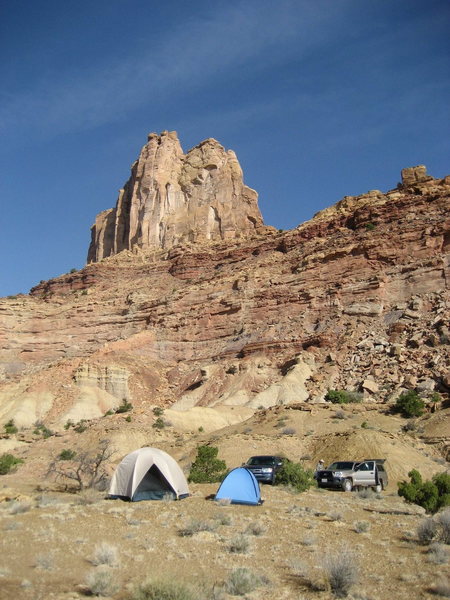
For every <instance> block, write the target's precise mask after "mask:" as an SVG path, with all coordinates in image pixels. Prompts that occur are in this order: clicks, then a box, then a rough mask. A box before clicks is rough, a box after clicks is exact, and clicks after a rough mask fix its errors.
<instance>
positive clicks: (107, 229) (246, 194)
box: [88, 131, 263, 262]
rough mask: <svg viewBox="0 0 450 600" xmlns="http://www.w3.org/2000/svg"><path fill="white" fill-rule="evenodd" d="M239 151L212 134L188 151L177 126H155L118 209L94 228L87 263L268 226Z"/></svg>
mask: <svg viewBox="0 0 450 600" xmlns="http://www.w3.org/2000/svg"><path fill="white" fill-rule="evenodd" d="M257 198H258V195H257V193H256V192H255V191H254V190H252V189H250V188H249V187H247V186H246V185H244V183H243V177H242V170H241V167H240V165H239V162H238V160H237V158H236V155H235V153H234V152H233V151H232V150H227V151H226V150H225V149H224V148H223V146H221V145H220V144H219V142H217V141H216V140H214V139H212V138H210V139H207V140H205V141H203V142H201V143H200V144H199V145H198V146H195V148H193V149H192V150H190V151H189V152H188V153H187V154H184V153H183V150H182V149H181V146H180V142H179V141H178V138H177V134H176V132H175V131H171V132H167V131H165V132H163V133H161V135H157V134H156V133H151V134H150V135H149V136H148V143H147V144H146V145H145V146H144V147H143V148H142V151H141V153H140V156H139V158H138V160H137V161H136V162H135V163H134V164H133V166H132V168H131V177H130V179H129V180H128V181H127V183H126V184H125V186H124V188H123V189H122V190H120V192H119V197H118V200H117V204H116V207H115V208H112V209H109V210H106V211H104V212H102V213H100V214H99V215H97V218H96V220H95V224H94V225H93V227H92V241H91V245H90V248H89V253H88V262H95V261H99V260H101V259H102V258H105V257H107V256H111V255H113V254H117V253H118V252H121V251H122V250H131V249H133V248H135V247H138V248H142V249H144V250H148V249H159V248H165V249H167V248H171V247H172V246H175V245H178V244H186V243H194V244H197V243H201V242H204V241H210V240H212V241H218V240H229V239H236V238H242V237H245V236H247V235H249V234H252V233H254V232H255V231H257V230H259V229H261V228H262V227H263V220H262V217H261V214H260V212H259V209H258V204H257Z"/></svg>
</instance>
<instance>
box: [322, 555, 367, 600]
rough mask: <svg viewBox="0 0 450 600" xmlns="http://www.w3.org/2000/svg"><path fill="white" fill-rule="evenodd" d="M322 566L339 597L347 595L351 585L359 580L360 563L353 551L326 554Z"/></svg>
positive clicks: (329, 583) (333, 590)
mask: <svg viewBox="0 0 450 600" xmlns="http://www.w3.org/2000/svg"><path fill="white" fill-rule="evenodd" d="M322 568H323V571H324V575H325V579H326V581H327V583H328V585H329V586H330V589H331V591H332V592H333V594H334V595H335V596H337V597H338V598H344V597H345V596H347V595H348V593H349V591H350V589H351V587H352V586H353V585H355V584H356V583H357V582H358V574H359V565H358V562H357V558H356V556H355V555H354V554H353V553H352V552H349V551H346V550H341V551H340V552H337V553H336V554H328V555H326V556H325V558H324V561H323V567H322Z"/></svg>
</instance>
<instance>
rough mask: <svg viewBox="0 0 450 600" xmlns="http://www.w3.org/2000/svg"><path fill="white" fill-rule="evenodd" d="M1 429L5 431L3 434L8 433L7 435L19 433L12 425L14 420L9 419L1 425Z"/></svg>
mask: <svg viewBox="0 0 450 600" xmlns="http://www.w3.org/2000/svg"><path fill="white" fill-rule="evenodd" d="M3 429H4V430H5V433H8V434H11V433H17V432H18V431H19V430H18V429H17V427H16V426H15V425H14V419H10V420H9V421H8V422H7V423H5V424H4V425H3Z"/></svg>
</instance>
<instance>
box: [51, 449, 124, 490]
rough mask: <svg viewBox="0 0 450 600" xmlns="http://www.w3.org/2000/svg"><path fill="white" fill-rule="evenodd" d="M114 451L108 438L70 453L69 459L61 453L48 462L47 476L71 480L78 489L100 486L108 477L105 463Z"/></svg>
mask: <svg viewBox="0 0 450 600" xmlns="http://www.w3.org/2000/svg"><path fill="white" fill-rule="evenodd" d="M114 453H115V450H114V449H113V448H112V446H111V442H110V440H101V441H100V442H99V444H98V446H97V448H95V449H93V450H84V451H82V452H76V453H72V456H71V457H70V459H66V458H63V456H64V453H61V454H59V455H58V456H56V457H54V458H53V460H52V461H51V463H50V464H49V467H48V470H47V477H54V478H55V479H56V480H58V479H63V480H66V482H67V481H73V482H74V483H76V485H77V489H78V490H79V491H81V490H84V489H86V488H101V486H102V484H103V483H104V482H105V481H106V479H107V477H108V473H107V470H106V464H107V462H108V461H109V459H110V458H111V457H112V455H113V454H114Z"/></svg>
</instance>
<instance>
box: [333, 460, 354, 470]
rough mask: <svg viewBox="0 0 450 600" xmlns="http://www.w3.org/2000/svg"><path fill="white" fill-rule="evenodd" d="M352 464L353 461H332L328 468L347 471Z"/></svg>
mask: <svg viewBox="0 0 450 600" xmlns="http://www.w3.org/2000/svg"><path fill="white" fill-rule="evenodd" d="M354 464H355V463H354V462H353V461H351V462H350V461H342V462H334V463H333V464H331V465H330V466H329V467H328V469H329V470H330V471H349V470H351V469H353V465H354Z"/></svg>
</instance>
